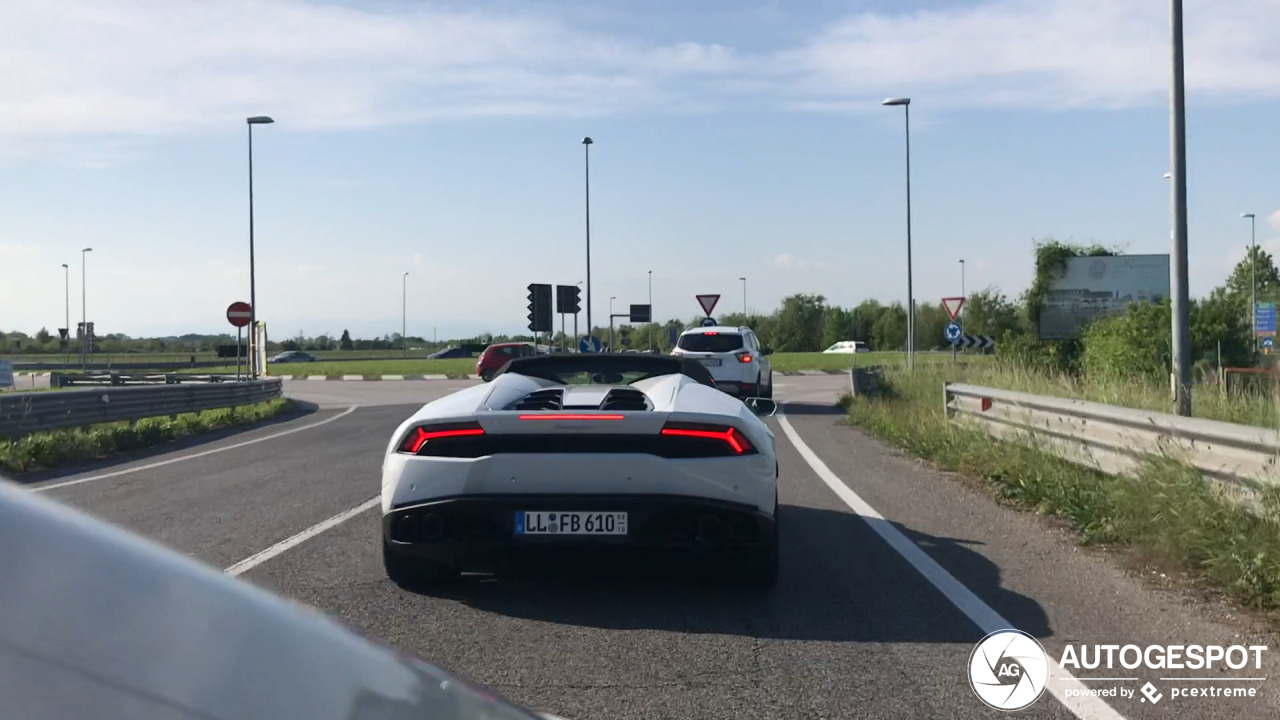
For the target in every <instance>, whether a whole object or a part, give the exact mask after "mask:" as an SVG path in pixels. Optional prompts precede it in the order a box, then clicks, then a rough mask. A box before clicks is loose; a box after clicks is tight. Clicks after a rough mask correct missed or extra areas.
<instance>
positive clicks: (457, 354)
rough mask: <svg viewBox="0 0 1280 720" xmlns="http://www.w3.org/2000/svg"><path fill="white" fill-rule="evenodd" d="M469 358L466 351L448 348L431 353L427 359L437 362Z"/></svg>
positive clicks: (469, 354)
mask: <svg viewBox="0 0 1280 720" xmlns="http://www.w3.org/2000/svg"><path fill="white" fill-rule="evenodd" d="M470 356H471V353H469V352H467V351H466V350H463V349H462V348H456V347H449V348H445V349H443V350H437V351H436V352H433V353H431V354H430V355H428V356H427V357H429V358H432V359H435V360H439V359H441V358H464V357H470Z"/></svg>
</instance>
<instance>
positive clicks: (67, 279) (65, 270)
mask: <svg viewBox="0 0 1280 720" xmlns="http://www.w3.org/2000/svg"><path fill="white" fill-rule="evenodd" d="M62 281H63V282H62V284H63V287H65V288H66V291H67V300H66V310H67V319H66V324H65V326H64V327H66V329H67V338H66V341H65V342H66V345H64V346H63V347H62V364H63V365H66V364H67V361H69V360H70V359H71V358H69V357H68V356H67V351H68V350H70V349H71V267H70V266H69V265H67V264H66V263H62Z"/></svg>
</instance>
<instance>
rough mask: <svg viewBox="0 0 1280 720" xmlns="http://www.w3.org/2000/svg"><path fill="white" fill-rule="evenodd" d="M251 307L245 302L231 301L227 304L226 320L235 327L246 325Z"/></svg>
mask: <svg viewBox="0 0 1280 720" xmlns="http://www.w3.org/2000/svg"><path fill="white" fill-rule="evenodd" d="M252 309H253V308H251V307H250V306H249V303H247V302H233V303H231V304H230V305H228V306H227V322H229V323H231V324H232V325H234V326H236V327H244V326H245V325H248V324H249V318H250V316H251V314H252V313H251V312H250V311H251V310H252Z"/></svg>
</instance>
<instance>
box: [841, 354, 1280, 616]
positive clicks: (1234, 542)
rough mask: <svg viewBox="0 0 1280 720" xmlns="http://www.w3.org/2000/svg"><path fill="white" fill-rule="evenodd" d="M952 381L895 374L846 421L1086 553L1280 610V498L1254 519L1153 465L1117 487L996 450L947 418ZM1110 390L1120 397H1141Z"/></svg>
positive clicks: (1034, 457)
mask: <svg viewBox="0 0 1280 720" xmlns="http://www.w3.org/2000/svg"><path fill="white" fill-rule="evenodd" d="M960 372H964V373H965V374H966V375H972V374H973V373H975V372H976V373H987V372H989V370H988V369H978V370H974V369H972V368H970V369H967V370H964V371H960ZM948 375H949V373H948V372H946V369H945V368H942V367H938V368H921V367H917V369H916V371H915V373H913V374H908V373H907V372H906V371H905V369H899V368H889V369H887V370H886V371H885V373H884V376H883V377H882V379H881V391H882V392H881V395H880V397H878V398H876V399H871V400H868V399H866V398H858V399H856V400H852V401H851V402H849V417H850V420H851V422H852V423H853V424H855V425H857V426H859V427H861V428H863V429H864V430H866V431H868V432H869V433H871V434H873V435H875V436H877V437H879V438H881V439H883V440H885V441H886V442H888V443H890V444H892V445H896V446H898V447H900V448H902V449H904V450H906V451H908V452H910V453H912V454H914V455H917V456H919V457H922V458H925V459H927V460H930V461H932V462H933V463H934V464H935V465H937V466H938V467H940V468H941V469H944V470H950V471H955V472H960V473H963V474H965V475H968V476H970V477H975V478H979V479H980V480H981V481H982V483H983V485H984V486H985V488H986V489H987V491H988V492H989V493H990V494H991V495H992V496H994V497H995V498H996V499H997V500H999V501H1001V502H1003V503H1006V504H1009V505H1014V506H1017V507H1021V508H1025V509H1029V510H1033V511H1035V512H1037V513H1039V514H1042V515H1047V516H1052V517H1056V518H1060V519H1063V520H1065V521H1068V522H1069V523H1070V524H1071V525H1072V526H1073V527H1074V528H1075V529H1076V531H1077V533H1078V538H1079V541H1080V542H1081V543H1082V544H1085V545H1109V546H1117V547H1122V548H1125V549H1128V550H1130V551H1132V554H1133V557H1135V558H1136V559H1137V560H1138V561H1140V562H1141V563H1143V564H1145V565H1147V566H1149V567H1151V568H1153V569H1159V570H1163V571H1166V572H1173V573H1177V574H1180V575H1183V576H1185V577H1188V578H1190V579H1191V580H1193V581H1194V582H1196V583H1197V584H1199V585H1201V586H1202V587H1207V588H1211V589H1214V590H1217V591H1221V592H1223V593H1225V594H1227V595H1228V596H1230V597H1232V598H1234V599H1235V600H1237V601H1238V602H1240V603H1242V604H1244V605H1245V606H1248V607H1251V608H1255V609H1260V610H1265V611H1269V612H1272V613H1274V611H1277V610H1280V492H1278V491H1276V490H1275V489H1272V490H1270V491H1267V492H1266V493H1264V494H1263V496H1262V498H1261V501H1262V502H1261V503H1260V507H1259V509H1258V510H1257V511H1256V512H1249V511H1247V510H1245V509H1244V508H1242V507H1240V506H1238V505H1236V504H1234V503H1233V502H1231V501H1230V500H1229V499H1227V498H1225V497H1224V496H1223V495H1222V494H1221V492H1220V491H1219V490H1217V489H1216V488H1215V487H1214V486H1212V485H1210V484H1208V483H1206V482H1204V481H1203V480H1202V479H1201V478H1200V476H1199V474H1198V473H1196V472H1195V471H1194V470H1192V469H1190V468H1188V467H1186V466H1183V465H1179V464H1176V463H1173V462H1169V461H1153V462H1151V463H1148V464H1147V465H1146V466H1145V467H1144V468H1143V469H1142V471H1141V473H1140V474H1139V475H1138V476H1137V477H1135V478H1132V479H1120V478H1112V477H1109V476H1107V475H1103V474H1101V473H1098V472H1094V471H1091V470H1089V469H1086V468H1083V467H1080V466H1077V465H1073V464H1071V463H1068V462H1066V461H1064V460H1060V459H1058V458H1057V457H1055V456H1053V455H1051V454H1049V453H1047V452H1043V451H1040V450H1037V449H1036V448H1034V447H1031V446H1026V445H1020V444H1017V443H1000V442H997V441H995V440H993V439H991V438H990V437H988V436H987V435H986V434H985V433H984V432H982V431H981V430H977V429H973V428H966V427H964V426H962V425H958V424H956V423H949V422H947V420H946V419H945V418H944V417H943V413H942V402H941V392H940V389H941V385H942V383H943V381H944V380H947V379H956V378H954V377H948ZM986 377H987V379H988V380H993V379H995V378H992V377H991V376H990V375H987V376H986ZM965 379H966V380H967V381H970V382H974V381H975V380H974V378H972V377H968V378H965ZM984 384H991V385H993V386H996V387H1007V386H1008V383H1005V384H1003V385H1002V384H999V383H996V382H990V383H984ZM1114 390H1115V391H1116V393H1117V395H1118V396H1128V395H1127V394H1128V393H1134V392H1137V391H1135V390H1124V389H1122V388H1114ZM1272 617H1273V619H1274V618H1275V616H1274V615H1273V616H1272Z"/></svg>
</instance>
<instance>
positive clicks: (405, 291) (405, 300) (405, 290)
mask: <svg viewBox="0 0 1280 720" xmlns="http://www.w3.org/2000/svg"><path fill="white" fill-rule="evenodd" d="M408 327H409V273H405V274H404V276H403V277H401V278H400V349H401V350H402V351H404V356H405V357H409V336H408V335H407V333H408V332H409V331H408Z"/></svg>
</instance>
